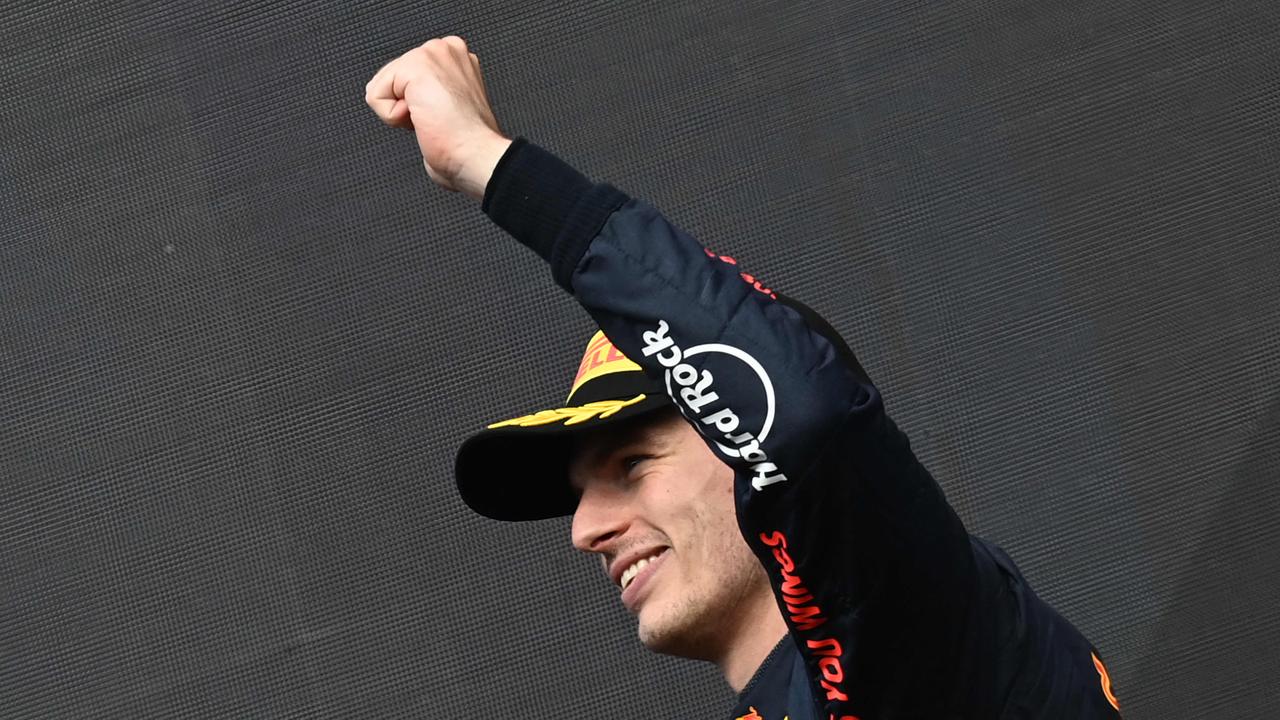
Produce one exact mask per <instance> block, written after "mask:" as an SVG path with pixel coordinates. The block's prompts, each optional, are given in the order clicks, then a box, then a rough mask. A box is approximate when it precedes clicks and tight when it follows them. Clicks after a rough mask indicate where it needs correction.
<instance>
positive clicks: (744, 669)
mask: <svg viewBox="0 0 1280 720" xmlns="http://www.w3.org/2000/svg"><path fill="white" fill-rule="evenodd" d="M746 617H747V618H749V620H750V622H749V623H748V624H746V625H744V626H743V627H740V628H739V629H738V632H736V633H734V637H733V640H732V641H731V642H730V644H729V647H728V648H727V649H726V651H725V653H724V655H723V656H722V657H721V658H720V659H719V660H718V661H717V662H716V665H718V666H719V667H720V672H721V673H722V674H723V675H724V679H725V680H726V681H727V682H728V683H729V687H731V688H733V691H734V692H738V693H740V692H742V689H743V688H745V687H746V686H747V683H749V682H751V678H752V676H753V675H755V674H756V670H758V669H759V668H760V665H762V664H763V663H764V661H765V660H766V659H767V658H768V657H769V653H771V652H773V649H774V648H775V647H777V645H778V641H779V640H781V639H782V636H783V635H786V634H787V623H786V621H785V620H783V619H782V612H781V611H779V610H778V605H777V603H776V602H774V599H773V595H772V594H770V595H768V596H767V597H766V598H765V603H761V604H760V606H759V607H758V608H757V609H756V612H753V613H748V614H747V616H746Z"/></svg>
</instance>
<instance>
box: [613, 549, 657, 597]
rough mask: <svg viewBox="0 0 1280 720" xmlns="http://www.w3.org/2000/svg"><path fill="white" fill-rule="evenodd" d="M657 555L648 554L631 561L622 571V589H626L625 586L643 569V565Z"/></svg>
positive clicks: (654, 558)
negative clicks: (629, 565) (645, 556)
mask: <svg viewBox="0 0 1280 720" xmlns="http://www.w3.org/2000/svg"><path fill="white" fill-rule="evenodd" d="M661 554H662V553H658V555H661ZM658 555H650V556H649V557H647V558H640V559H639V560H637V561H635V562H634V563H632V564H631V567H629V568H627V569H626V570H624V571H623V572H622V589H623V590H626V589H627V586H628V585H630V584H631V581H632V580H635V579H636V576H637V575H639V574H640V571H641V570H643V569H645V566H647V565H648V564H649V563H650V562H651V561H653V560H656V559H658Z"/></svg>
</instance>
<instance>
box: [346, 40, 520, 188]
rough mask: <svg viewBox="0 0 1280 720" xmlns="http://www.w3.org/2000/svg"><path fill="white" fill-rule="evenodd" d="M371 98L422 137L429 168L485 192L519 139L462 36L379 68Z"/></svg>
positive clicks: (383, 114) (443, 181) (450, 183)
mask: <svg viewBox="0 0 1280 720" xmlns="http://www.w3.org/2000/svg"><path fill="white" fill-rule="evenodd" d="M364 99H365V102H366V103H367V104H368V105H369V107H370V108H371V109H372V110H373V111H374V112H375V113H376V114H377V115H378V117H379V118H381V119H382V121H383V122H385V123H386V124H388V125H391V126H392V127H400V128H408V129H410V130H413V134H414V135H415V136H416V137H417V139H418V149H419V150H421V151H422V162H423V165H425V166H426V168H427V175H428V176H430V178H431V179H432V180H433V181H434V182H435V183H436V184H438V185H440V186H441V187H444V188H446V189H448V190H454V191H458V192H463V193H466V194H467V195H470V196H471V197H474V198H476V199H480V198H482V197H484V188H485V186H486V185H487V184H488V183H489V177H490V176H491V175H492V174H493V168H494V166H495V165H497V164H498V160H499V159H501V158H502V154H503V153H504V152H506V149H507V146H509V145H510V144H511V140H510V139H508V138H506V137H504V136H503V135H502V131H501V130H500V129H499V128H498V121H497V119H496V118H494V116H493V109H492V108H490V107H489V95H488V93H487V92H486V90H485V87H484V78H483V77H482V76H481V74H480V60H479V58H477V57H476V56H475V53H472V52H470V51H468V50H467V44H466V42H465V41H464V40H463V39H462V38H460V37H456V36H452V35H451V36H449V37H445V38H436V39H434V40H429V41H427V42H426V43H425V44H423V45H420V46H418V47H416V48H414V49H412V50H410V51H409V52H407V53H405V54H403V55H401V56H400V57H398V58H396V59H395V60H392V61H391V62H390V63H388V64H387V65H386V66H385V67H383V68H382V69H381V70H379V71H378V73H377V74H376V75H374V76H373V79H372V80H370V81H369V84H368V85H366V86H365V98H364Z"/></svg>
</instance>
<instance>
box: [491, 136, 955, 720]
mask: <svg viewBox="0 0 1280 720" xmlns="http://www.w3.org/2000/svg"><path fill="white" fill-rule="evenodd" d="M483 207H484V210H485V212H486V213H487V214H488V215H489V216H490V217H491V218H492V219H493V220H494V221H495V222H497V223H498V224H499V225H500V226H501V227H503V228H504V229H506V230H508V231H509V232H511V234H513V235H514V236H515V237H516V238H517V239H519V240H521V241H522V242H524V243H525V244H526V245H528V246H529V247H530V248H532V249H533V250H534V251H535V252H537V253H538V254H540V255H541V256H542V257H543V258H545V259H546V260H548V262H550V264H551V269H552V273H553V276H554V278H555V280H556V281H557V282H558V283H559V284H560V285H561V286H563V287H564V288H565V289H566V290H568V291H569V292H570V293H572V294H573V296H574V297H575V298H577V300H578V301H579V302H580V303H581V304H582V306H583V307H584V308H585V309H586V310H587V311H588V312H589V313H590V314H591V315H592V317H593V318H594V319H595V320H596V321H597V322H598V323H599V325H600V327H601V328H602V329H603V330H604V331H605V334H606V335H608V336H609V338H610V339H611V340H612V341H613V342H614V343H615V344H616V345H617V346H618V348H619V349H621V350H622V351H623V352H624V353H625V354H627V355H628V356H629V357H631V358H632V359H633V360H635V361H636V362H638V363H640V364H641V366H642V367H644V368H645V370H646V371H647V372H649V373H651V374H654V375H657V376H660V377H663V378H665V380H666V384H667V388H668V391H669V393H670V394H671V396H672V398H673V399H674V400H675V402H676V404H677V405H678V406H679V407H680V409H681V411H682V412H683V413H684V415H685V418H686V419H687V420H688V421H689V422H690V423H691V424H692V425H693V426H694V427H695V428H696V429H697V430H698V432H699V433H701V435H702V436H703V438H704V439H705V441H706V442H707V443H708V445H709V446H710V447H711V448H712V449H713V450H714V451H715V452H716V453H717V454H718V455H719V457H720V458H722V459H723V460H724V461H725V462H726V463H728V464H729V465H730V466H731V467H732V468H733V469H734V471H735V477H736V481H735V482H736V484H735V492H736V498H737V508H738V522H739V525H740V527H741V530H742V533H743V536H744V537H745V539H746V540H747V542H748V544H749V545H750V546H751V548H752V550H753V551H754V552H755V554H756V555H757V556H758V557H759V559H760V561H761V562H762V563H763V564H764V566H765V568H766V569H767V571H768V573H769V576H770V578H771V581H772V585H773V589H774V593H775V596H776V598H777V600H778V603H779V607H780V609H781V610H782V612H783V615H784V616H785V617H786V620H787V622H788V625H789V627H790V629H791V632H792V635H793V638H794V640H795V642H796V644H797V647H798V648H799V649H800V651H801V653H802V654H803V655H804V658H805V662H806V667H807V668H808V674H809V677H810V679H811V681H812V691H813V692H812V695H813V697H814V698H815V701H816V702H817V704H818V708H817V709H818V710H819V711H820V714H819V717H821V718H824V719H826V718H835V719H840V718H846V717H862V718H869V717H879V716H911V717H918V716H928V717H943V716H945V714H947V713H957V714H959V712H957V708H959V707H960V706H961V705H964V704H965V702H964V701H962V699H961V695H966V696H972V695H973V694H974V688H973V686H972V682H973V681H974V680H976V679H977V678H974V677H963V675H964V674H965V671H964V670H963V668H965V667H968V666H970V665H971V662H970V661H971V660H972V658H965V657H964V656H965V655H966V654H969V653H971V652H972V646H973V643H972V636H971V634H972V631H973V628H972V627H971V625H972V623H971V617H972V615H973V612H972V611H973V610H974V607H973V605H974V601H973V598H974V597H975V595H976V586H977V584H978V582H979V580H978V573H977V571H975V568H974V558H973V555H972V553H971V550H970V545H969V537H968V534H967V533H966V531H965V529H964V527H963V526H962V524H961V522H960V520H959V519H958V518H957V517H956V515H955V513H954V512H953V511H952V510H951V508H950V507H949V506H948V505H947V503H946V500H945V498H944V497H943V494H942V492H941V490H940V489H939V487H938V485H937V484H936V483H935V482H934V481H933V479H932V478H931V477H930V476H929V474H928V473H927V472H926V471H925V469H924V468H923V467H922V466H921V464H920V463H919V462H918V461H917V460H916V458H915V456H914V455H913V454H912V451H911V448H910V445H909V444H908V442H907V438H906V437H905V436H904V434H903V433H902V432H901V431H899V430H898V428H897V427H895V426H894V424H893V422H892V421H891V420H890V419H889V418H888V417H887V416H886V415H885V412H884V408H883V405H882V403H881V398H880V395H879V393H878V392H877V390H876V388H875V387H874V386H873V385H872V384H871V383H870V381H869V380H867V379H866V377H865V376H863V374H862V373H861V371H860V369H859V368H857V367H856V362H851V355H848V354H847V350H844V351H842V350H841V349H840V347H838V346H837V345H836V344H834V343H841V346H842V342H841V341H839V339H838V338H831V337H829V336H828V335H827V334H825V333H824V332H821V331H819V330H818V329H816V328H815V326H814V324H813V323H812V322H808V321H806V319H805V316H804V314H803V313H802V311H798V310H797V309H795V308H793V307H792V306H790V305H789V304H788V303H785V302H781V301H779V300H778V299H777V297H776V295H775V293H773V292H772V291H770V290H768V289H767V288H765V287H763V286H762V285H760V283H758V282H754V279H753V278H750V277H749V276H747V277H746V278H745V279H746V280H747V281H746V282H744V276H743V274H742V273H741V272H740V271H739V269H738V268H737V267H736V266H735V265H733V264H731V263H730V262H726V260H725V259H721V258H720V257H718V256H716V255H715V254H714V253H710V252H708V251H707V250H705V249H704V248H703V247H702V246H701V245H700V244H699V243H698V242H696V241H695V240H694V239H693V238H692V237H690V236H689V235H687V234H686V233H684V232H682V231H681V230H680V229H678V228H676V227H675V226H673V225H672V224H671V223H670V222H668V221H667V220H666V219H665V218H663V216H662V215H661V214H660V213H659V212H658V211H657V210H655V209H654V208H653V207H651V206H650V205H648V204H646V203H645V202H643V201H641V200H638V199H634V198H630V197H628V196H627V195H625V194H624V193H622V192H621V191H619V190H617V189H616V188H613V187H611V186H609V185H607V184H595V183H592V182H590V181H589V180H587V179H586V178H584V177H583V176H582V175H581V174H579V173H578V172H577V171H575V170H573V169H572V168H571V167H569V166H568V165H566V164H564V163H563V162H561V161H560V160H558V159H557V158H555V157H554V156H553V155H551V154H550V153H547V152H546V151H544V150H542V149H541V148H538V147H537V146H536V145H533V144H531V143H529V142H528V141H526V140H524V139H523V138H520V139H517V140H516V142H515V143H514V144H513V145H512V147H511V148H510V149H509V150H508V151H507V154H506V155H504V157H503V159H502V160H501V161H500V162H499V164H498V167H497V169H496V170H495V174H494V177H493V179H492V180H491V182H490V185H489V187H488V188H487V190H486V196H485V200H484V206H483Z"/></svg>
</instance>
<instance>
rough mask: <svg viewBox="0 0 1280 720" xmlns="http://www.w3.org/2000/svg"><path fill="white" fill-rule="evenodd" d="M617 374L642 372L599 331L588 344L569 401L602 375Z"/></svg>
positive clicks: (570, 390) (570, 391)
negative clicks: (587, 384)
mask: <svg viewBox="0 0 1280 720" xmlns="http://www.w3.org/2000/svg"><path fill="white" fill-rule="evenodd" d="M616 372H641V370H640V366H639V365H637V364H635V363H633V362H631V361H630V360H628V359H627V356H626V355H623V354H622V351H620V350H618V348H616V347H614V346H613V343H611V342H609V338H607V337H605V335H604V331H603V330H597V331H596V334H595V335H592V336H591V340H590V342H588V343H587V350H586V352H584V353H583V354H582V362H581V363H579V365H578V375H577V377H575V378H574V379H573V387H572V388H570V389H569V398H568V399H573V394H574V393H576V392H578V388H580V387H582V386H583V385H585V384H586V383H588V382H590V381H592V380H595V379H596V378H598V377H600V376H602V375H608V374H610V373H616ZM567 401H568V400H566V402H567Z"/></svg>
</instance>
